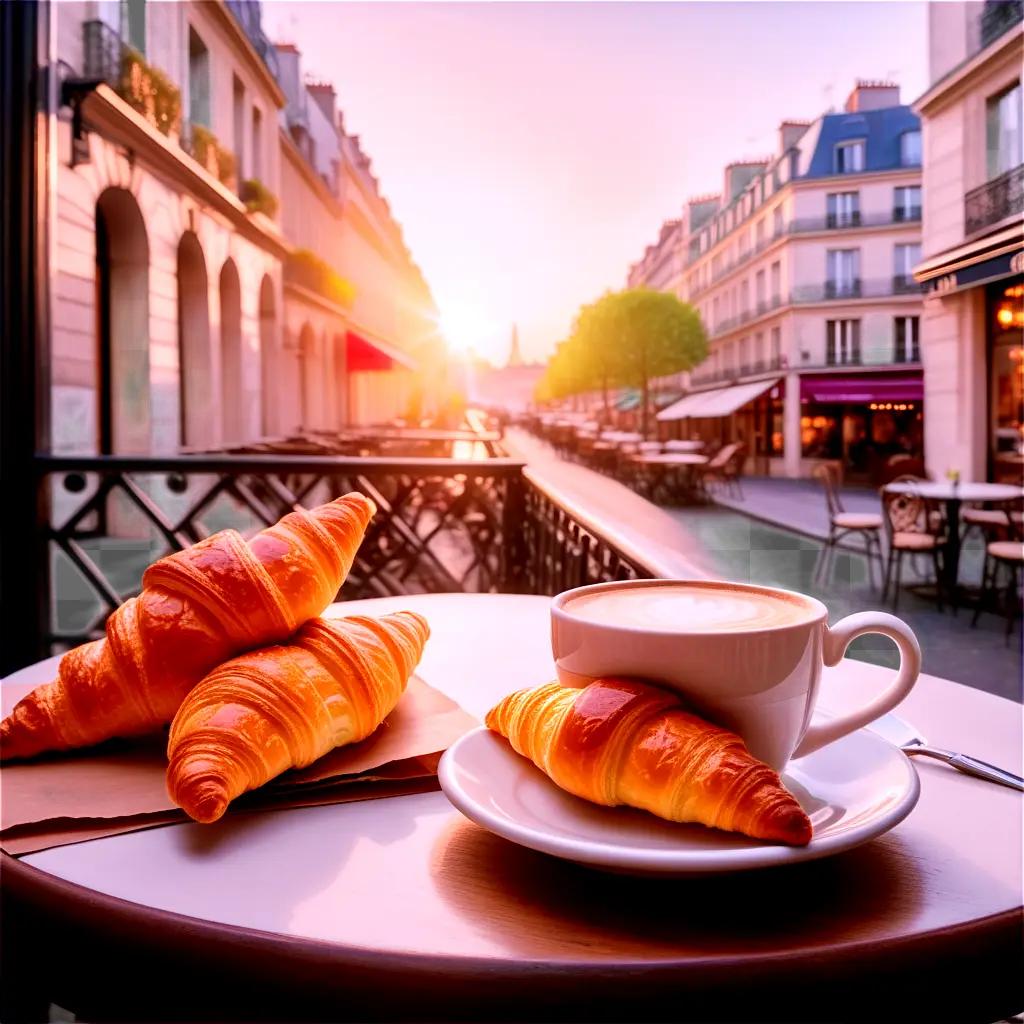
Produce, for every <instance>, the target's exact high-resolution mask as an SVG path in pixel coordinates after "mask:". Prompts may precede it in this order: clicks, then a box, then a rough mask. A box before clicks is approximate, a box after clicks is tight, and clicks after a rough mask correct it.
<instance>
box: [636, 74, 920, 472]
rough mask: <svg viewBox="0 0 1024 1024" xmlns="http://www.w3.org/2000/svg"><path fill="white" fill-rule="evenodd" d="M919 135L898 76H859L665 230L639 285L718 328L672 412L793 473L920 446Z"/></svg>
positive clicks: (853, 466) (755, 461) (669, 418)
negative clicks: (835, 103) (674, 298)
mask: <svg viewBox="0 0 1024 1024" xmlns="http://www.w3.org/2000/svg"><path fill="white" fill-rule="evenodd" d="M920 141H921V139H920V130H919V123H918V119H917V117H916V116H915V115H914V113H913V112H912V111H911V110H910V108H909V107H907V106H904V105H901V104H900V101H899V88H898V87H897V86H896V85H894V84H892V83H886V82H859V83H858V84H857V86H856V87H855V88H854V90H853V91H852V92H851V94H850V96H849V98H848V100H847V102H846V105H845V109H844V110H843V111H841V112H837V113H828V114H825V115H822V116H821V117H818V118H817V119H816V120H814V121H812V122H805V121H784V122H782V124H781V125H780V127H779V134H778V150H777V152H776V154H774V155H773V156H771V157H769V158H764V159H756V160H744V161H739V162H736V163H732V164H730V165H729V166H727V167H726V168H725V174H724V181H723V189H722V192H721V194H719V195H714V196H701V197H699V198H696V199H693V200H691V201H690V202H689V203H687V205H686V206H685V208H684V209H683V211H682V216H681V217H680V218H678V219H677V220H673V221H669V222H668V223H667V224H666V225H665V226H664V227H663V228H662V231H661V234H660V236H659V240H658V242H657V243H656V244H655V245H654V246H652V247H649V248H648V250H647V252H646V253H645V256H644V259H643V260H642V261H641V262H640V263H639V264H637V265H634V266H633V267H632V268H631V269H630V273H629V279H628V280H629V283H630V284H632V285H640V284H644V285H647V286H649V287H655V288H660V289H668V290H672V291H674V292H675V293H676V294H678V295H679V296H680V298H683V299H685V300H687V301H689V302H691V303H692V304H693V305H694V306H696V307H697V309H698V310H699V312H700V314H701V318H702V321H703V323H704V325H705V328H706V330H707V333H708V338H709V355H708V358H707V359H706V360H705V361H704V362H703V363H702V364H701V365H700V366H699V367H697V368H696V369H694V370H693V371H692V372H691V373H690V374H688V375H684V376H682V377H680V379H679V380H678V381H676V382H675V383H676V384H678V385H679V386H681V387H682V388H683V389H684V390H685V392H686V394H685V395H684V397H683V398H682V399H681V400H680V401H679V402H677V403H676V404H675V405H674V406H670V407H669V408H667V409H664V410H663V411H662V412H661V413H659V420H661V421H662V423H677V424H683V425H684V427H683V429H685V430H686V431H687V432H688V433H693V432H697V433H706V434H708V436H709V437H710V436H716V437H721V438H722V439H724V440H742V441H744V442H745V443H746V445H747V449H748V452H749V454H750V456H751V462H750V464H749V468H750V469H751V470H752V471H754V472H759V473H765V474H772V475H780V476H789V477H799V476H804V475H807V474H808V473H809V472H810V471H811V469H812V468H813V466H814V465H816V464H817V463H818V462H821V461H830V462H836V463H838V464H839V465H841V466H842V467H843V469H844V471H845V472H846V474H847V476H849V477H851V478H858V477H860V478H862V479H865V480H871V479H875V478H877V476H879V475H880V474H881V473H882V472H884V464H885V462H886V461H887V459H888V458H890V457H891V456H892V455H893V454H896V453H898V452H903V451H907V452H911V453H918V452H919V451H920V447H921V443H922V442H921V437H922V416H923V409H922V396H923V385H922V381H921V362H920V352H919V322H920V321H919V317H920V309H921V294H920V288H919V286H918V285H917V284H916V283H915V281H914V279H913V275H912V268H913V267H914V265H915V264H916V263H917V262H918V260H919V259H920V239H921V166H920V164H921V150H920Z"/></svg>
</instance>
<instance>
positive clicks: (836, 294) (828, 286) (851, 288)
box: [822, 277, 860, 299]
mask: <svg viewBox="0 0 1024 1024" xmlns="http://www.w3.org/2000/svg"><path fill="white" fill-rule="evenodd" d="M822 297H823V298H825V299H859V298H860V278H859V277H854V278H851V279H850V280H849V281H826V282H825V293H824V295H823V296H822Z"/></svg>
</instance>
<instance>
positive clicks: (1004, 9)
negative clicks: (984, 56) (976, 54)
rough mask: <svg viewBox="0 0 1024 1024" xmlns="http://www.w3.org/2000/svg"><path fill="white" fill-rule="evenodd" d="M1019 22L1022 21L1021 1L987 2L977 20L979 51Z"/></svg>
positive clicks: (1002, 0)
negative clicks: (979, 39)
mask: <svg viewBox="0 0 1024 1024" xmlns="http://www.w3.org/2000/svg"><path fill="white" fill-rule="evenodd" d="M1021 20H1024V3H1022V2H1021V0H987V2H986V4H985V9H984V10H983V11H982V14H981V18H980V19H979V21H980V27H981V49H983V50H984V49H985V47H986V46H988V45H989V44H990V43H994V42H995V41H996V40H997V39H998V38H999V37H1000V36H1001V35H1003V34H1004V33H1005V32H1008V31H1009V30H1010V29H1011V28H1013V26H1014V25H1017V24H1018V23H1019V22H1020V21H1021Z"/></svg>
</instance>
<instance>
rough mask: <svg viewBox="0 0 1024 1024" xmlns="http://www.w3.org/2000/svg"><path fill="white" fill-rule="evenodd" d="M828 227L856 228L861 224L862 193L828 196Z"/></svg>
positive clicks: (842, 193) (836, 193)
mask: <svg viewBox="0 0 1024 1024" xmlns="http://www.w3.org/2000/svg"><path fill="white" fill-rule="evenodd" d="M826 210H827V216H826V220H825V223H826V226H828V227H830V228H848V227H854V226H856V225H857V224H859V223H860V193H859V192H830V193H829V194H828V196H826Z"/></svg>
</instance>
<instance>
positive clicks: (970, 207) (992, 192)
mask: <svg viewBox="0 0 1024 1024" xmlns="http://www.w3.org/2000/svg"><path fill="white" fill-rule="evenodd" d="M1022 212H1024V164H1021V165H1020V166H1019V167H1014V168H1013V170H1010V171H1007V172H1006V173H1005V174H1000V175H999V177H998V178H993V179H992V180H991V181H986V182H985V184H984V185H981V186H980V187H978V188H975V189H972V190H971V191H970V192H968V193H967V195H966V196H964V234H965V235H973V234H975V233H976V232H978V231H982V230H983V229H984V228H987V227H991V226H992V225H993V224H998V223H999V222H1000V221H1003V220H1006V219H1007V218H1008V217H1013V216H1018V215H1019V214H1020V213H1022Z"/></svg>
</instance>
